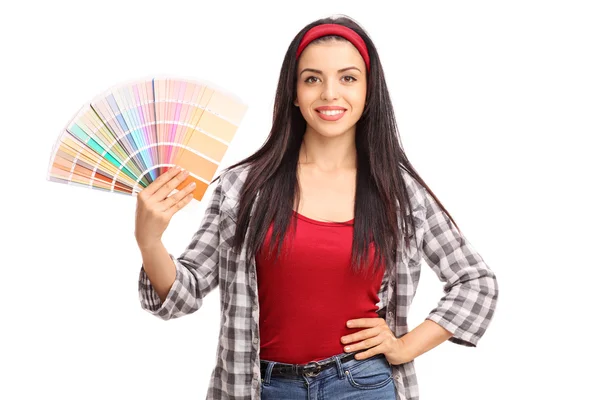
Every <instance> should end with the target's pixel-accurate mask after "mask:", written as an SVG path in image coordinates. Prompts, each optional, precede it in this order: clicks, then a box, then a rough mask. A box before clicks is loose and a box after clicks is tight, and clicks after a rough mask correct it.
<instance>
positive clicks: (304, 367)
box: [260, 352, 356, 379]
mask: <svg viewBox="0 0 600 400" xmlns="http://www.w3.org/2000/svg"><path fill="white" fill-rule="evenodd" d="M355 354H356V352H354V353H348V354H344V355H343V356H342V357H340V362H345V361H348V360H351V359H353V358H354V356H355ZM268 365H269V362H268V361H263V360H261V361H260V375H261V376H262V377H263V379H264V377H265V375H266V372H267V366H268ZM335 365H336V362H335V359H334V358H332V359H331V360H329V361H324V362H321V361H311V362H309V363H308V364H284V363H277V362H276V363H275V364H274V365H273V370H272V371H271V376H309V377H315V376H317V375H319V373H320V372H322V371H324V370H326V369H329V368H331V367H333V366H335Z"/></svg>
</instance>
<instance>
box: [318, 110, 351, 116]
mask: <svg viewBox="0 0 600 400" xmlns="http://www.w3.org/2000/svg"><path fill="white" fill-rule="evenodd" d="M345 111H346V110H317V112H318V113H320V114H324V115H339V114H342V113H343V112H345Z"/></svg>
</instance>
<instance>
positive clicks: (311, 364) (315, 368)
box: [302, 361, 322, 378]
mask: <svg viewBox="0 0 600 400" xmlns="http://www.w3.org/2000/svg"><path fill="white" fill-rule="evenodd" d="M321 368H322V367H321V365H319V363H317V362H316V361H311V362H309V363H308V364H306V365H305V366H304V367H302V374H304V375H305V376H308V377H311V378H314V377H315V376H317V375H319V374H320V373H321ZM309 369H312V370H310V371H308V370H309Z"/></svg>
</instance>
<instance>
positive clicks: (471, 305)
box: [422, 188, 498, 347]
mask: <svg viewBox="0 0 600 400" xmlns="http://www.w3.org/2000/svg"><path fill="white" fill-rule="evenodd" d="M423 197H424V199H425V206H426V218H425V221H424V225H423V226H424V233H423V242H422V253H423V258H424V259H425V261H426V262H427V264H428V265H429V266H430V267H431V269H432V270H433V271H434V272H435V273H436V275H437V276H438V278H439V279H440V281H442V282H444V283H445V285H444V295H443V296H442V298H441V299H440V301H439V303H438V304H437V307H435V308H434V309H433V310H432V311H431V312H430V314H429V315H428V316H427V318H426V319H429V320H431V321H434V322H436V323H438V324H439V325H440V326H442V327H443V328H445V329H446V330H448V331H450V332H451V333H452V337H451V338H450V339H448V340H450V341H451V342H454V343H457V344H461V345H464V346H468V347H475V346H477V342H478V341H479V339H481V337H482V336H483V334H484V333H485V331H486V329H487V327H488V325H489V324H490V322H491V320H492V317H493V315H494V311H495V309H496V302H497V300H498V281H497V279H496V275H495V274H494V272H493V271H492V270H491V269H490V267H489V266H488V265H487V264H486V262H485V261H484V260H483V258H482V257H481V255H480V254H478V253H477V251H476V250H475V248H474V247H473V246H472V245H471V244H470V243H469V241H468V240H467V239H466V238H465V236H464V235H463V234H462V233H461V232H460V231H459V230H458V229H457V228H456V226H455V225H454V224H453V223H452V221H451V220H450V218H449V217H448V215H447V214H446V213H445V212H444V211H443V210H442V209H441V208H440V207H439V205H438V203H437V202H435V200H434V199H433V197H432V196H431V195H430V194H429V192H427V191H426V190H425V189H424V188H423Z"/></svg>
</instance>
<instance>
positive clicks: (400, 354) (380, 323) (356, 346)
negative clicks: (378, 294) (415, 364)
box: [341, 318, 410, 365]
mask: <svg viewBox="0 0 600 400" xmlns="http://www.w3.org/2000/svg"><path fill="white" fill-rule="evenodd" d="M346 326H347V327H348V328H366V329H363V330H361V331H360V332H356V333H353V334H351V335H346V336H342V339H341V341H342V343H343V344H344V351H345V352H346V353H349V352H352V351H360V350H364V349H368V350H366V351H361V352H360V353H357V354H356V355H355V357H354V358H355V359H357V360H364V359H366V358H369V357H372V356H374V355H376V354H384V355H385V358H386V359H387V360H388V362H389V363H390V364H392V365H399V364H404V363H405V362H408V361H410V358H409V356H408V355H407V352H406V347H405V346H404V342H403V340H402V338H397V337H396V336H395V335H394V333H393V332H392V330H391V329H390V328H389V326H388V325H387V323H386V322H385V319H383V318H360V319H351V320H349V321H348V322H347V323H346ZM357 342H358V343H357ZM351 343H352V344H351Z"/></svg>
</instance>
